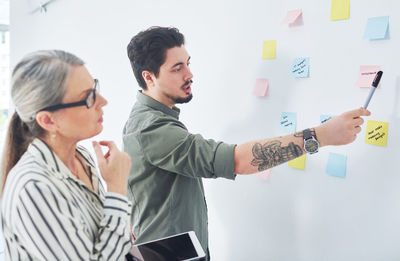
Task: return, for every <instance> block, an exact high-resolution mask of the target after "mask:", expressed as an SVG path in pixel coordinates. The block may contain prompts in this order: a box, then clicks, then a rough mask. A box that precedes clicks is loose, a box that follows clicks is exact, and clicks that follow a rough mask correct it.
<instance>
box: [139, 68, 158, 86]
mask: <svg viewBox="0 0 400 261" xmlns="http://www.w3.org/2000/svg"><path fill="white" fill-rule="evenodd" d="M142 77H143V80H144V82H145V83H146V86H147V87H151V86H154V80H155V78H156V77H155V75H154V73H152V72H149V71H142Z"/></svg>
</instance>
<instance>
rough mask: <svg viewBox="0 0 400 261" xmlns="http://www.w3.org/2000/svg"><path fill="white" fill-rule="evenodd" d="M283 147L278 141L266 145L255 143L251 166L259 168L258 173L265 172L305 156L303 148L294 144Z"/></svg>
mask: <svg viewBox="0 0 400 261" xmlns="http://www.w3.org/2000/svg"><path fill="white" fill-rule="evenodd" d="M281 145H282V142H280V141H278V140H274V141H271V142H268V143H265V144H264V145H261V144H260V143H255V144H254V146H253V156H254V159H253V160H252V161H251V165H253V166H256V167H258V171H263V170H266V169H269V168H272V167H274V166H277V165H279V164H282V163H284V162H287V161H289V160H292V159H294V158H297V157H299V156H301V155H302V154H303V150H302V149H301V147H300V146H299V145H297V144H295V143H294V142H290V143H289V145H287V146H286V147H285V146H281Z"/></svg>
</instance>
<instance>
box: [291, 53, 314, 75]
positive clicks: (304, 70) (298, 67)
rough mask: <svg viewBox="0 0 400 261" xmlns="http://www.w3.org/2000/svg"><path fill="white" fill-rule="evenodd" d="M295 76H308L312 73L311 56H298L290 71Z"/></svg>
mask: <svg viewBox="0 0 400 261" xmlns="http://www.w3.org/2000/svg"><path fill="white" fill-rule="evenodd" d="M290 73H291V75H292V76H293V77H294V78H307V77H309V75H310V58H308V57H307V58H296V59H294V61H293V65H292V69H291V71H290Z"/></svg>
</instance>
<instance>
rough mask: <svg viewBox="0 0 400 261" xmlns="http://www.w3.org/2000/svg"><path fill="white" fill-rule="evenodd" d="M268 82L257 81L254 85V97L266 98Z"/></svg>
mask: <svg viewBox="0 0 400 261" xmlns="http://www.w3.org/2000/svg"><path fill="white" fill-rule="evenodd" d="M268 88H269V82H268V79H257V80H256V84H255V85H254V90H253V94H254V95H255V96H266V95H267V93H268Z"/></svg>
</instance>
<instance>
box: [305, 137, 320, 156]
mask: <svg viewBox="0 0 400 261" xmlns="http://www.w3.org/2000/svg"><path fill="white" fill-rule="evenodd" d="M318 147H319V145H318V142H317V141H316V140H314V139H310V140H306V142H305V144H304V149H305V150H306V151H307V152H310V153H313V152H317V151H318Z"/></svg>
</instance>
